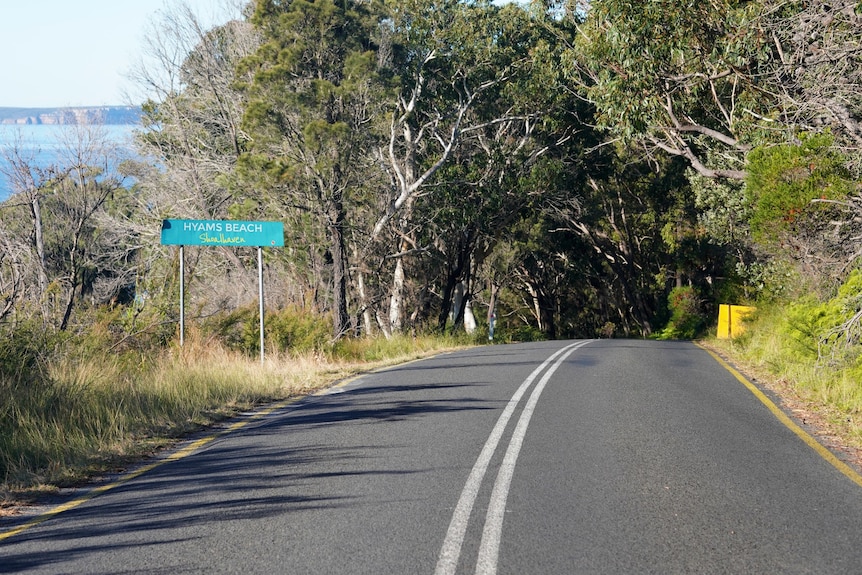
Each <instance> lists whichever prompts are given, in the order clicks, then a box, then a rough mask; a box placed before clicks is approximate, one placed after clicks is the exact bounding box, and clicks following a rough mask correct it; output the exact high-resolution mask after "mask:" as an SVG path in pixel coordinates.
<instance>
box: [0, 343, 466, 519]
mask: <svg viewBox="0 0 862 575" xmlns="http://www.w3.org/2000/svg"><path fill="white" fill-rule="evenodd" d="M463 343H464V342H458V341H455V340H451V339H441V338H435V337H428V338H412V337H405V338H393V339H391V340H357V341H348V342H344V343H343V344H339V346H338V347H337V348H336V349H335V350H334V351H333V352H332V353H329V354H327V355H323V354H319V353H318V354H314V353H308V354H306V355H303V356H292V355H281V356H278V355H272V356H270V357H268V358H267V361H266V363H265V364H264V365H261V363H260V361H259V360H256V359H249V358H248V357H247V356H244V355H242V354H239V353H237V352H233V351H229V350H227V349H226V348H224V347H223V346H221V345H219V344H218V343H217V342H215V341H212V340H208V341H204V340H203V339H199V338H195V337H194V336H193V337H190V338H189V339H187V341H186V345H185V346H184V347H183V348H182V349H180V348H171V349H165V350H161V351H159V352H157V353H156V355H155V356H148V355H145V354H142V353H140V352H138V353H124V354H113V353H105V352H104V349H95V350H94V349H90V350H87V349H84V348H81V347H80V346H68V345H66V346H63V349H62V351H60V352H54V353H52V354H50V356H48V358H47V359H44V358H43V355H41V354H36V357H37V359H33V358H32V357H31V355H33V354H28V353H26V350H25V352H24V353H21V352H20V350H17V349H16V350H13V351H15V353H12V354H11V356H12V357H13V358H14V360H15V361H11V362H10V360H9V357H10V353H8V352H7V353H6V354H5V357H4V359H5V362H6V369H4V372H3V373H0V480H2V483H0V513H2V510H3V509H4V508H5V509H7V510H8V509H10V508H12V507H14V506H16V505H18V504H20V503H22V502H24V501H27V500H28V499H32V498H34V497H37V496H38V495H39V494H40V493H44V492H53V491H56V490H57V489H59V488H61V487H64V486H71V485H75V484H79V483H81V482H83V481H85V480H86V479H87V478H90V477H92V476H94V475H98V474H100V473H104V472H107V471H114V470H119V469H122V468H123V467H124V466H125V465H127V464H128V463H129V462H131V461H135V460H138V459H140V458H141V457H144V456H146V455H149V454H152V453H154V452H155V451H156V450H158V449H160V448H163V447H165V446H167V445H170V444H171V443H172V442H174V441H175V440H176V439H177V438H180V437H182V436H184V435H186V434H188V433H190V432H192V431H195V430H197V429H200V428H202V427H205V426H208V425H211V424H213V423H215V422H217V421H219V420H223V419H225V418H228V417H230V416H232V415H235V414H237V413H238V412H240V411H243V410H247V409H249V408H252V407H253V406H255V405H260V404H265V403H269V402H272V401H277V400H281V399H286V398H289V397H294V396H301V395H306V394H308V393H311V392H313V391H314V390H317V389H320V388H323V387H326V386H328V385H331V384H332V383H334V382H336V381H338V380H340V379H343V378H345V377H348V376H350V375H353V374H356V373H359V372H362V371H366V370H369V369H373V368H377V367H382V366H385V365H391V364H395V363H400V362H403V361H407V360H410V359H415V358H418V357H423V356H428V355H431V354H433V353H437V352H440V351H444V350H448V349H453V348H455V347H459V346H460V344H463ZM38 358H43V359H41V360H39V359H38ZM10 363H11V364H12V366H11V369H10V365H9V364H10Z"/></svg>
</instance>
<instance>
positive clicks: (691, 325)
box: [658, 286, 706, 339]
mask: <svg viewBox="0 0 862 575" xmlns="http://www.w3.org/2000/svg"><path fill="white" fill-rule="evenodd" d="M667 304H668V309H669V310H670V314H671V316H670V321H668V324H667V326H666V327H665V328H664V330H662V331H661V332H660V333H659V335H658V337H659V339H694V338H695V337H697V335H698V334H699V333H700V332H701V330H703V328H704V326H705V325H706V318H705V316H704V314H703V306H702V301H701V299H700V295H699V294H698V293H697V290H696V289H694V288H693V287H692V286H683V287H676V288H673V289H672V290H671V292H670V294H669V295H668V298H667Z"/></svg>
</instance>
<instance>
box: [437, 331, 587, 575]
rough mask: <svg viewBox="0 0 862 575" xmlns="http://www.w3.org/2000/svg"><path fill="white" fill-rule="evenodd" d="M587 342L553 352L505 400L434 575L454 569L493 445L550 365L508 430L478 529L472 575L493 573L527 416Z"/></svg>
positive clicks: (469, 480)
mask: <svg viewBox="0 0 862 575" xmlns="http://www.w3.org/2000/svg"><path fill="white" fill-rule="evenodd" d="M588 343H590V341H589V340H588V341H579V342H576V343H573V344H570V345H567V346H566V347H564V348H562V349H560V350H558V351H557V352H555V353H554V354H553V355H551V356H550V357H549V358H548V359H546V360H545V361H544V362H543V363H542V364H541V365H540V366H539V367H537V368H536V369H535V370H533V373H531V374H530V375H529V376H528V377H527V379H525V380H524V382H523V383H522V384H521V386H520V387H518V390H517V391H516V392H515V394H514V395H513V396H512V398H511V399H510V400H509V403H508V404H507V405H506V409H504V410H503V413H502V414H500V418H499V419H498V420H497V423H496V424H495V425H494V429H493V430H491V435H489V436H488V440H487V441H486V442H485V446H484V447H483V448H482V452H481V453H480V454H479V458H478V459H476V463H475V464H474V465H473V469H472V471H470V476H469V477H468V478H467V483H466V484H465V485H464V490H463V491H461V497H460V498H459V499H458V505H457V506H456V507H455V512H454V513H453V514H452V521H451V522H450V523H449V530H448V531H447V532H446V539H445V540H444V541H443V547H442V548H441V549H440V557H439V558H438V559H437V569H436V570H435V571H434V573H435V575H455V571H456V569H457V568H458V558H459V557H460V555H461V544H462V543H463V542H464V534H465V533H466V531H467V524H468V523H469V521H470V514H471V513H472V511H473V505H474V503H475V502H476V496H477V495H478V493H479V487H480V486H481V485H482V480H483V479H484V477H485V473H486V472H487V470H488V465H489V464H490V462H491V458H492V457H493V456H494V452H495V451H496V450H497V445H498V444H499V443H500V439H501V438H502V437H503V432H504V431H505V430H506V426H507V425H508V423H509V419H511V417H512V414H513V413H514V412H515V409H516V408H517V407H518V404H519V403H520V402H521V398H522V397H523V396H524V394H525V393H526V392H527V389H529V387H530V386H531V385H532V384H533V381H534V380H535V379H536V378H537V377H538V376H539V374H541V373H542V372H543V371H545V368H548V366H549V365H550V366H551V367H550V368H548V369H547V371H545V375H543V376H542V379H541V380H539V383H538V384H536V387H535V388H534V389H533V393H531V394H530V398H529V399H528V400H527V403H526V404H525V405H524V409H523V410H522V411H521V417H520V418H519V419H518V424H517V425H516V427H515V430H514V432H512V437H511V438H510V439H509V447H508V448H507V449H506V455H505V456H504V457H503V463H502V464H501V466H500V470H499V471H498V472H497V480H496V481H495V482H494V489H493V491H492V492H491V500H490V502H489V504H488V513H487V515H486V516H485V527H484V529H483V531H482V542H481V544H480V546H479V555H478V560H477V562H476V575H494V574H496V572H497V557H498V556H499V552H500V536H501V534H502V532H503V516H504V514H505V512H506V499H507V498H508V496H509V485H510V483H511V481H512V474H513V473H514V472H515V463H516V462H517V460H518V454H519V453H520V451H521V445H522V444H523V442H524V436H525V435H526V433H527V427H528V426H529V425H530V419H531V418H532V417H533V410H534V409H535V407H536V403H537V402H538V401H539V396H540V395H542V391H543V390H544V389H545V385H547V383H548V380H550V379H551V376H552V375H553V374H554V372H555V371H557V368H559V367H560V365H561V364H562V363H563V362H564V361H565V360H566V358H568V357H569V356H570V355H571V354H572V353H573V352H574V351H575V350H576V349H578V348H580V347H583V346H585V345H587V344H588ZM551 364H553V365H551Z"/></svg>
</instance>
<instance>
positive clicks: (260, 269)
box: [257, 246, 263, 365]
mask: <svg viewBox="0 0 862 575" xmlns="http://www.w3.org/2000/svg"><path fill="white" fill-rule="evenodd" d="M257 284H258V299H259V300H260V363H261V365H263V248H262V247H260V246H258V247H257Z"/></svg>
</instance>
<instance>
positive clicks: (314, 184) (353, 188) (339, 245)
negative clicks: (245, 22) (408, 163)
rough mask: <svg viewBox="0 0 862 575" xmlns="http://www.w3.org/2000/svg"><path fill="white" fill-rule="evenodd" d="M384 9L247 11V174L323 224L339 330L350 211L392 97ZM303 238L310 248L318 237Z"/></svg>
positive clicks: (266, 7)
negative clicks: (383, 49)
mask: <svg viewBox="0 0 862 575" xmlns="http://www.w3.org/2000/svg"><path fill="white" fill-rule="evenodd" d="M381 10H382V6H381V5H380V4H378V3H377V2H367V1H351V0H348V1H334V0H317V1H306V0H293V1H290V2H277V1H272V0H259V1H258V2H256V3H255V6H254V13H253V14H252V17H251V21H252V23H253V24H254V25H255V27H256V29H257V30H258V31H259V33H260V34H261V37H262V44H261V46H260V48H259V49H258V50H257V51H256V52H255V54H253V55H251V56H249V57H248V58H246V60H245V61H244V63H243V70H246V71H248V73H249V74H250V75H251V79H250V81H249V82H248V84H247V85H246V86H245V93H246V94H247V96H248V98H249V103H248V107H247V109H246V112H245V115H244V121H243V126H244V127H245V129H246V130H247V131H248V133H249V136H250V140H249V144H248V147H249V152H248V153H247V154H246V155H245V156H243V167H244V174H245V175H246V177H247V178H248V179H249V181H252V182H255V185H257V186H258V187H259V188H261V189H266V190H267V193H268V194H270V198H271V199H272V200H273V201H274V202H276V203H277V204H279V205H280V206H281V207H282V209H283V210H285V211H288V212H289V211H297V212H299V213H300V214H301V213H307V214H310V215H312V216H313V218H314V220H315V221H314V225H316V226H319V227H320V228H322V229H324V230H325V231H326V235H327V240H326V252H327V259H328V260H329V261H330V262H331V270H332V271H331V283H332V288H331V290H325V291H329V292H330V293H331V311H332V319H333V336H334V337H335V338H339V337H341V336H342V335H344V334H345V333H346V332H347V331H348V329H349V326H350V324H349V322H350V317H349V313H348V279H349V278H348V253H347V243H346V232H347V225H348V216H349V215H350V214H351V206H352V205H353V204H355V203H356V202H357V201H358V199H357V197H356V196H357V195H358V194H359V193H360V192H361V190H362V189H363V187H364V185H365V182H366V180H367V179H368V168H369V166H370V164H371V161H370V159H371V154H370V151H371V150H372V149H373V147H374V145H375V129H374V125H375V122H377V121H378V116H379V114H380V113H381V107H382V105H383V104H384V103H385V102H386V98H387V95H386V82H385V78H382V77H381V76H382V75H381V73H380V69H381V62H380V61H379V60H380V58H379V52H380V50H379V43H378V37H379V33H378V32H379V24H380V22H381V20H382V19H383V15H382V12H381ZM352 223H353V224H354V225H358V222H352ZM305 242H306V248H308V247H311V248H312V249H313V246H314V239H313V238H305ZM321 287H325V286H321Z"/></svg>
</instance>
